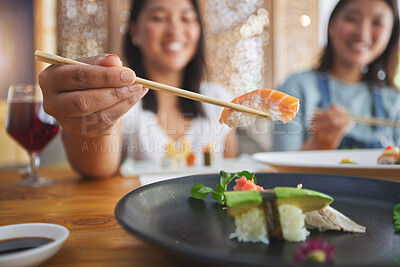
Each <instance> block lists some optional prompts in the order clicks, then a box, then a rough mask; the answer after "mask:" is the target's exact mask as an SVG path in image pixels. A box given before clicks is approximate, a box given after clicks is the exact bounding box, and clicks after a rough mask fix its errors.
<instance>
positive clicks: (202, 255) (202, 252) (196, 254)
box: [115, 173, 400, 266]
mask: <svg viewBox="0 0 400 267" xmlns="http://www.w3.org/2000/svg"><path fill="white" fill-rule="evenodd" d="M263 174H267V175H277V176H283V175H289V176H296V177H299V176H310V177H315V179H317V178H318V177H321V175H323V176H324V177H327V178H342V179H346V180H350V181H355V182H360V181H363V182H367V183H369V182H372V183H379V184H400V182H397V181H388V180H381V179H374V178H364V177H355V176H344V175H335V174H312V173H309V174H308V173H263ZM216 175H218V176H219V174H200V175H190V176H185V177H179V178H174V179H169V180H165V181H160V182H156V183H152V184H148V185H145V186H141V187H139V188H137V189H135V190H133V191H131V192H129V193H127V194H126V195H125V196H124V197H122V198H121V199H120V200H119V201H118V203H117V205H116V207H115V216H116V219H117V221H118V223H119V224H120V225H121V226H122V227H123V228H124V229H125V230H127V231H128V232H130V233H131V234H133V235H134V236H136V237H138V238H140V239H142V240H144V241H146V242H149V243H151V244H154V245H157V246H159V247H162V248H165V249H167V250H170V251H172V252H176V253H178V254H181V255H184V256H189V257H191V258H193V259H197V260H200V261H203V262H204V261H205V262H209V263H212V262H215V263H217V264H233V265H243V264H246V265H248V266H287V263H282V262H279V261H274V260H272V261H271V262H269V263H249V262H247V261H241V260H240V259H237V258H235V259H230V258H226V257H220V256H219V255H215V254H214V253H210V250H209V249H198V250H196V251H194V250H193V248H192V247H191V246H187V247H182V246H180V245H177V244H175V243H174V242H171V241H165V240H162V239H158V238H153V237H151V236H148V235H147V234H143V233H142V232H141V231H140V229H135V228H132V227H131V226H129V225H128V224H127V223H126V222H125V221H124V218H123V215H122V212H121V209H122V208H123V206H124V204H125V203H126V201H127V200H128V199H129V198H130V197H131V196H132V195H134V194H140V193H141V192H143V191H146V190H148V189H149V188H152V187H153V186H159V185H162V184H169V183H173V182H176V181H177V180H178V179H185V178H192V179H195V178H199V179H201V178H202V177H204V178H205V177H210V176H216ZM256 176H257V173H256ZM198 182H199V181H198ZM188 197H190V192H188ZM340 266H344V265H340ZM352 266H355V265H352ZM357 266H358V265H357ZM360 266H361V265H360ZM362 266H366V265H362ZM396 266H399V265H396Z"/></svg>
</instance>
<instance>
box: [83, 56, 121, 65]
mask: <svg viewBox="0 0 400 267" xmlns="http://www.w3.org/2000/svg"><path fill="white" fill-rule="evenodd" d="M79 61H81V62H85V63H89V64H91V65H98V66H102V67H121V66H122V61H121V59H120V58H119V57H118V56H117V55H113V54H99V55H97V56H93V57H87V58H80V59H79Z"/></svg>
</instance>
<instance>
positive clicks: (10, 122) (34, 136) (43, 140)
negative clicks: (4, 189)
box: [6, 84, 59, 187]
mask: <svg viewBox="0 0 400 267" xmlns="http://www.w3.org/2000/svg"><path fill="white" fill-rule="evenodd" d="M7 103H8V110H7V116H6V130H7V132H8V133H9V134H10V135H11V137H13V138H14V139H15V140H16V141H17V142H18V143H19V144H21V145H22V146H23V147H24V148H25V149H26V150H27V151H28V153H29V169H28V177H27V178H26V179H24V180H22V181H20V182H18V183H17V185H19V186H29V187H39V186H45V185H49V184H51V183H52V182H53V181H52V180H49V179H46V178H43V177H41V176H40V175H39V171H38V166H37V164H36V163H37V162H40V152H41V151H42V149H43V148H44V147H45V146H46V144H47V143H48V142H49V141H50V140H51V139H52V138H53V137H54V136H55V135H56V134H57V133H58V130H59V126H58V123H57V121H56V120H55V119H54V118H53V117H51V116H50V115H48V114H46V113H45V112H44V110H43V107H42V92H41V90H40V88H39V87H38V86H36V85H31V84H13V85H10V87H9V89H8V96H7Z"/></svg>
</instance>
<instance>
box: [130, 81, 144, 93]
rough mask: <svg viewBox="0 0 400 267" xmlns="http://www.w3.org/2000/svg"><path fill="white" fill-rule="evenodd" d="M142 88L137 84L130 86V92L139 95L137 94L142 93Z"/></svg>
mask: <svg viewBox="0 0 400 267" xmlns="http://www.w3.org/2000/svg"><path fill="white" fill-rule="evenodd" d="M141 87H142V86H141V85H140V84H137V83H135V84H134V85H131V86H129V91H130V92H131V93H137V92H140V90H141Z"/></svg>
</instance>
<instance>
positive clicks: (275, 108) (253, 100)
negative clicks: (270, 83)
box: [219, 89, 299, 127]
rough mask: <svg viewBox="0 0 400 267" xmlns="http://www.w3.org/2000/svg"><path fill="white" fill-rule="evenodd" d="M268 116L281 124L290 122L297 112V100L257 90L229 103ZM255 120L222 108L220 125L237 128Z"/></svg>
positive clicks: (269, 90)
mask: <svg viewBox="0 0 400 267" xmlns="http://www.w3.org/2000/svg"><path fill="white" fill-rule="evenodd" d="M231 103H235V104H239V105H242V106H246V107H249V108H253V109H256V110H260V111H263V112H266V113H268V114H269V119H270V120H273V121H276V120H281V121H283V122H289V121H291V120H292V119H293V118H294V117H295V116H296V114H297V112H298V111H299V99H298V98H296V97H293V96H290V95H288V94H285V93H283V92H280V91H276V90H272V89H258V90H254V91H251V92H248V93H246V94H244V95H241V96H239V97H237V98H235V99H233V100H232V101H231ZM256 119H257V116H255V115H249V114H245V113H242V112H239V111H234V110H233V109H230V108H224V110H223V111H222V114H221V117H220V119H219V122H220V123H225V124H226V125H228V126H229V127H239V126H244V125H247V124H251V123H254V122H255V121H256Z"/></svg>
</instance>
